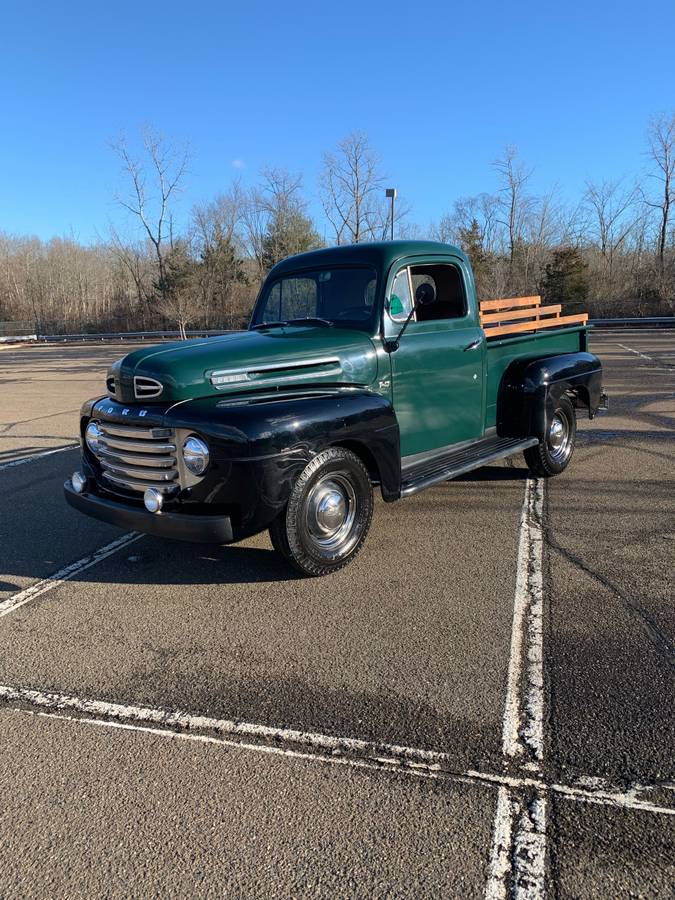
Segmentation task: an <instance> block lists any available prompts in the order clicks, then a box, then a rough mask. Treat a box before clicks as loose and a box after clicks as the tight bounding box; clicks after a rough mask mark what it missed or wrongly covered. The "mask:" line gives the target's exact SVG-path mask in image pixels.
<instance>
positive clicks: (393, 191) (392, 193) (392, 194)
mask: <svg viewBox="0 0 675 900" xmlns="http://www.w3.org/2000/svg"><path fill="white" fill-rule="evenodd" d="M385 193H386V195H387V197H389V199H390V200H391V239H392V241H393V240H394V201H395V200H396V193H397V191H396V188H387V189H386V192H385Z"/></svg>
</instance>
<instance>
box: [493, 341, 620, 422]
mask: <svg viewBox="0 0 675 900" xmlns="http://www.w3.org/2000/svg"><path fill="white" fill-rule="evenodd" d="M562 394H569V395H570V396H571V398H572V401H573V403H574V405H575V406H577V407H584V408H586V409H587V410H588V416H589V418H591V419H592V418H593V416H594V415H595V413H596V412H597V410H598V408H599V407H600V405H601V402H602V398H601V394H602V364H601V363H600V360H599V359H598V358H597V356H594V355H593V354H592V353H585V352H580V353H561V354H557V355H555V356H546V357H539V358H536V359H532V358H529V359H517V360H514V361H513V362H512V363H511V365H510V366H509V367H508V368H507V370H506V372H505V373H504V376H503V378H502V381H501V384H500V386H499V393H498V396H497V433H498V434H499V435H500V436H502V437H537V438H539V439H540V440H541V439H543V438H544V436H545V434H546V423H547V422H548V421H550V418H551V414H552V412H553V410H554V408H555V405H556V403H557V401H558V399H559V398H560V396H561V395H562Z"/></svg>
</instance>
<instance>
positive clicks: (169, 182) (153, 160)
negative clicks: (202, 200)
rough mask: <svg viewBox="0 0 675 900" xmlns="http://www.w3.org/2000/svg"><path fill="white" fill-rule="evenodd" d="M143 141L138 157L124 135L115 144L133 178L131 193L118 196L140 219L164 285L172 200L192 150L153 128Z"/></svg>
mask: <svg viewBox="0 0 675 900" xmlns="http://www.w3.org/2000/svg"><path fill="white" fill-rule="evenodd" d="M142 145H143V152H142V154H141V156H140V157H137V156H134V155H133V154H132V152H131V151H130V150H129V147H128V144H127V141H126V138H125V137H123V136H122V137H120V138H119V139H118V140H117V141H116V142H114V143H113V144H112V149H113V150H114V151H115V153H117V155H118V156H119V158H120V159H121V161H122V164H123V168H124V171H125V173H126V175H127V176H128V179H129V181H130V189H129V192H128V194H126V195H122V194H119V195H117V198H116V199H117V201H118V203H119V204H120V206H122V207H123V208H124V209H126V210H128V212H130V213H131V214H132V215H133V216H135V217H136V218H137V219H138V221H139V223H140V225H141V228H142V230H143V232H144V233H145V235H146V236H147V239H148V240H149V241H150V243H151V245H152V247H153V250H154V253H155V257H156V260H157V269H158V275H159V277H158V279H157V283H158V284H159V285H164V284H166V254H167V245H168V248H169V249H170V247H171V243H172V229H173V221H172V202H173V200H174V199H175V197H176V195H177V194H178V192H179V191H180V188H181V182H182V180H183V177H184V175H185V171H186V169H187V164H188V159H189V154H188V150H187V147H183V148H182V149H177V148H175V147H173V146H172V145H170V144H169V143H167V141H166V140H165V138H164V137H162V135H160V134H158V133H157V132H155V131H153V130H152V129H150V128H146V129H145V130H144V132H143V136H142ZM163 290H164V288H161V289H160V292H163Z"/></svg>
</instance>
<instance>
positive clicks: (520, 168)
mask: <svg viewBox="0 0 675 900" xmlns="http://www.w3.org/2000/svg"><path fill="white" fill-rule="evenodd" d="M493 165H494V168H495V169H496V171H497V174H498V176H499V180H500V187H499V197H500V203H499V206H500V219H499V221H500V223H501V224H502V225H503V226H504V228H506V231H507V241H508V253H509V268H510V269H513V265H514V260H515V253H516V248H517V246H518V244H519V243H520V242H521V241H522V239H523V233H524V231H525V228H526V224H527V219H528V216H529V215H530V213H531V211H532V199H531V198H530V197H528V196H527V194H526V185H527V182H528V181H529V179H530V176H531V175H532V169H527V168H526V167H525V165H524V164H523V163H522V162H521V161H520V160H519V158H518V150H517V149H516V148H515V147H513V146H511V145H508V146H507V147H505V148H504V152H503V153H502V155H501V156H499V157H498V158H497V159H496V160H495V162H494V163H493Z"/></svg>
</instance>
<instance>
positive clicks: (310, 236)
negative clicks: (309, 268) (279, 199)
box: [262, 206, 322, 270]
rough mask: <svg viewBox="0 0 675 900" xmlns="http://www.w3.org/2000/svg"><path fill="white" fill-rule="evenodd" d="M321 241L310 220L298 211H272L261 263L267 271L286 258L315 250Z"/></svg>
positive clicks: (264, 237) (287, 209) (264, 239)
mask: <svg viewBox="0 0 675 900" xmlns="http://www.w3.org/2000/svg"><path fill="white" fill-rule="evenodd" d="M321 246H322V241H321V238H320V237H319V235H318V234H317V232H316V231H315V229H314V225H313V224H312V220H311V219H310V218H309V217H308V216H306V215H304V213H303V212H302V211H301V210H300V209H298V208H293V207H292V206H291V207H290V208H289V207H282V208H280V209H277V210H275V211H274V213H273V214H272V216H271V217H270V220H269V223H268V225H267V230H266V231H265V234H264V236H263V241H262V251H263V262H264V266H265V268H266V269H267V270H269V269H271V268H272V266H273V265H275V264H276V263H278V262H279V261H280V260H282V259H285V258H286V257H287V256H293V255H294V254H295V253H304V252H305V251H306V250H315V249H316V248H317V247H321Z"/></svg>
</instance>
